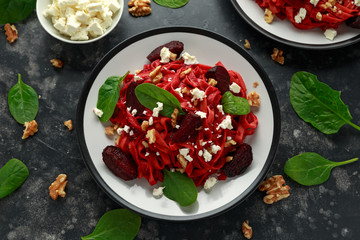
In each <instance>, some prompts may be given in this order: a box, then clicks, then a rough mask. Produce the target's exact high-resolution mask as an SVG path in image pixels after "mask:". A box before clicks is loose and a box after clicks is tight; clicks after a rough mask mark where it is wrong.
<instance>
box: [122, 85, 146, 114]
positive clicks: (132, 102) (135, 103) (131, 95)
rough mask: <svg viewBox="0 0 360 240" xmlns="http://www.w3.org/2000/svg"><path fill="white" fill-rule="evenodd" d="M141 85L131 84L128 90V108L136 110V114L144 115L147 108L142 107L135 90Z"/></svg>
mask: <svg viewBox="0 0 360 240" xmlns="http://www.w3.org/2000/svg"><path fill="white" fill-rule="evenodd" d="M138 85H139V83H136V82H131V83H129V86H128V87H127V89H126V103H125V105H126V107H131V109H136V110H137V112H136V114H138V115H139V114H140V115H141V114H142V112H143V111H144V110H145V107H144V106H143V105H141V103H140V102H139V100H138V99H137V97H136V95H135V88H136V87H137V86H138Z"/></svg>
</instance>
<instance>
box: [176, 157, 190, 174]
mask: <svg viewBox="0 0 360 240" xmlns="http://www.w3.org/2000/svg"><path fill="white" fill-rule="evenodd" d="M176 158H177V160H178V161H179V163H180V164H181V167H182V168H183V169H184V170H185V168H186V166H187V163H188V162H187V161H186V159H185V157H184V156H183V155H181V154H180V153H179V154H178V155H176Z"/></svg>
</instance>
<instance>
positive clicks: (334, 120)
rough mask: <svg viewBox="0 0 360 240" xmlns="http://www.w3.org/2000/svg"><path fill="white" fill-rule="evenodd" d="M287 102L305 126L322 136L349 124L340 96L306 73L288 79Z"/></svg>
mask: <svg viewBox="0 0 360 240" xmlns="http://www.w3.org/2000/svg"><path fill="white" fill-rule="evenodd" d="M290 102H291V105H292V106H293V108H294V110H295V112H296V113H297V114H298V115H299V117H300V118H302V119H303V120H304V121H305V122H308V123H310V124H312V125H313V126H314V127H315V128H317V129H318V130H319V131H321V132H323V133H325V134H333V133H336V132H338V131H339V129H340V128H341V127H342V126H343V125H344V124H350V125H351V126H352V127H354V128H356V129H357V130H359V131H360V127H359V126H356V125H355V124H353V123H352V122H350V120H351V119H352V117H351V115H350V112H349V109H348V106H347V105H345V104H344V103H343V102H342V100H341V99H340V92H338V91H335V90H333V89H331V88H330V87H329V86H328V85H326V84H325V83H322V82H320V81H318V79H317V77H316V76H315V75H313V74H311V73H308V72H297V73H295V74H294V75H293V76H292V78H291V85H290Z"/></svg>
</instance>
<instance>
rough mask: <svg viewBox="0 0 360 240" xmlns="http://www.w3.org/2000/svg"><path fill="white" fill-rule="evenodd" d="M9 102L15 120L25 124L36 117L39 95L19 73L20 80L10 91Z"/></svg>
mask: <svg viewBox="0 0 360 240" xmlns="http://www.w3.org/2000/svg"><path fill="white" fill-rule="evenodd" d="M8 104H9V110H10V113H11V115H12V116H13V117H14V118H15V120H16V121H17V122H18V123H20V124H24V123H25V122H30V121H32V120H34V119H35V117H36V114H37V112H38V109H39V97H38V95H37V93H36V91H35V90H34V89H33V88H32V87H30V86H29V85H26V84H25V83H23V81H21V75H20V74H18V82H17V84H15V85H14V86H13V87H12V88H11V89H10V91H9V94H8Z"/></svg>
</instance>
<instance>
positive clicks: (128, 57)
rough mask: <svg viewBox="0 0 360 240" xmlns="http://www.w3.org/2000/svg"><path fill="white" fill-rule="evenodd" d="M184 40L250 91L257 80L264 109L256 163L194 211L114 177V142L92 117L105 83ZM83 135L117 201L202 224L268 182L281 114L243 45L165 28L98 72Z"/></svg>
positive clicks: (125, 45)
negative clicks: (108, 161) (106, 155)
mask: <svg viewBox="0 0 360 240" xmlns="http://www.w3.org/2000/svg"><path fill="white" fill-rule="evenodd" d="M172 40H178V41H181V42H183V43H184V51H187V52H188V53H190V54H191V55H195V56H196V57H197V59H198V61H199V62H200V63H202V64H207V65H215V63H217V62H218V61H222V63H223V64H224V65H225V67H226V68H227V69H232V70H235V71H238V72H239V73H240V74H241V75H242V77H243V79H244V80H245V83H246V85H247V87H248V91H251V90H252V89H253V87H252V84H253V83H254V82H255V81H257V82H259V86H258V87H257V88H256V91H257V92H258V93H259V94H260V96H261V107H260V109H259V110H258V111H255V114H256V115H257V117H258V119H259V126H258V128H257V129H256V133H255V134H254V135H252V136H249V137H247V138H246V142H248V143H249V144H250V145H251V146H252V148H253V156H254V160H253V163H252V164H251V166H250V167H249V168H248V169H247V171H246V172H245V173H244V174H242V175H241V176H239V177H235V178H232V179H228V180H226V181H220V182H219V183H218V184H217V185H215V187H214V189H213V191H211V192H210V193H205V192H204V190H201V189H200V191H199V194H198V199H197V202H196V203H195V204H193V205H192V206H190V207H186V208H182V207H180V206H179V205H178V204H177V203H175V202H174V201H171V200H169V199H168V198H166V197H165V196H163V197H162V198H160V199H155V198H154V197H153V196H152V190H153V188H154V187H151V186H150V185H149V184H148V182H147V181H146V180H145V179H135V180H132V181H128V182H125V181H123V180H122V179H120V178H118V177H116V176H115V175H114V174H112V173H111V172H110V171H109V169H108V168H107V167H106V166H105V164H104V163H103V161H102V155H101V153H102V151H103V149H104V148H105V147H106V146H107V145H114V140H113V139H112V138H108V137H107V136H105V134H104V125H102V124H101V123H100V121H99V120H98V118H97V117H96V116H95V114H94V113H93V112H92V109H93V108H94V107H95V106H96V102H97V94H98V90H99V88H100V86H101V85H102V84H103V83H104V81H105V79H106V78H107V77H109V76H112V75H119V76H122V75H124V74H125V73H126V72H127V71H131V72H132V73H133V72H134V70H137V69H142V67H143V65H144V64H146V63H149V62H148V60H147V59H146V56H147V55H148V54H149V53H150V52H151V51H152V50H153V49H155V48H156V47H158V46H160V45H162V44H164V43H167V42H170V41H172ZM76 128H77V134H78V138H79V143H80V148H81V151H82V154H83V157H84V160H85V163H86V165H87V167H88V168H89V170H90V172H91V174H92V175H93V177H94V179H95V180H96V182H97V183H98V184H99V185H100V186H101V188H102V189H103V190H104V191H105V192H107V193H108V194H109V196H111V197H112V198H113V199H114V200H115V201H116V202H118V203H119V204H121V205H123V206H124V207H127V208H129V209H131V210H133V211H135V212H137V213H139V214H141V215H145V216H150V217H154V218H159V219H167V220H175V221H182V220H191V219H199V218H203V217H207V216H211V215H214V214H218V213H221V212H223V211H225V210H228V209H229V208H231V207H233V206H235V205H236V204H237V203H239V202H240V201H242V200H244V199H245V198H246V197H247V196H248V195H249V194H250V193H252V192H253V191H254V190H255V189H256V188H257V186H258V185H259V183H260V181H261V180H263V178H264V176H265V174H266V172H267V170H268V169H269V167H270V165H271V163H272V160H273V158H274V156H275V152H276V148H277V145H278V142H279V136H280V111H279V106H278V102H277V99H276V96H275V91H274V89H273V87H272V85H271V83H270V80H269V78H268V77H267V75H266V73H265V72H264V71H263V69H262V68H261V67H260V66H259V65H258V64H257V63H256V62H255V61H254V60H253V59H252V58H251V57H250V55H249V54H248V53H247V52H245V50H243V49H242V48H241V47H240V46H238V45H237V44H235V43H233V42H231V41H230V40H228V39H226V38H224V37H222V36H220V35H217V34H215V33H212V32H208V31H205V30H201V29H197V28H185V27H171V28H160V29H156V30H151V31H148V32H144V33H141V34H139V35H136V36H134V37H132V38H130V39H128V40H126V41H124V42H122V43H120V44H119V45H118V46H116V47H115V48H114V49H112V50H111V51H110V52H109V53H108V54H107V55H106V56H105V57H104V58H103V59H102V60H101V61H100V62H99V63H98V65H97V66H96V67H95V69H94V70H93V72H92V74H91V76H90V79H89V80H88V82H87V84H86V85H85V87H84V90H83V93H82V96H81V98H80V102H79V105H78V110H77V126H76Z"/></svg>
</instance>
